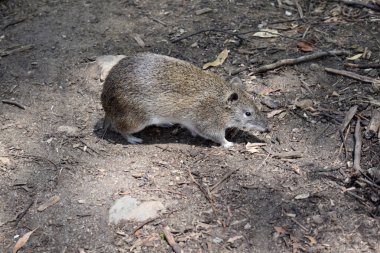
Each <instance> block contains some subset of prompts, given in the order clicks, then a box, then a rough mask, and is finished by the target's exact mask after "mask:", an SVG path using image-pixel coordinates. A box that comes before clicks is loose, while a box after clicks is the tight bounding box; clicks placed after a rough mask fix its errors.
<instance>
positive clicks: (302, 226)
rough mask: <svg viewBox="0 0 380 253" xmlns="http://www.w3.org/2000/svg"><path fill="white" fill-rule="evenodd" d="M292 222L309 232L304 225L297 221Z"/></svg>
mask: <svg viewBox="0 0 380 253" xmlns="http://www.w3.org/2000/svg"><path fill="white" fill-rule="evenodd" d="M292 221H293V222H294V223H296V224H297V225H298V226H300V228H302V229H303V230H304V231H306V232H309V229H307V228H306V227H305V226H304V225H302V224H301V223H299V222H298V221H297V220H296V219H294V218H292Z"/></svg>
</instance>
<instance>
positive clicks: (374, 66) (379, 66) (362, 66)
mask: <svg viewBox="0 0 380 253" xmlns="http://www.w3.org/2000/svg"><path fill="white" fill-rule="evenodd" d="M344 66H346V67H350V68H358V69H380V64H379V63H370V64H354V63H345V64H344Z"/></svg>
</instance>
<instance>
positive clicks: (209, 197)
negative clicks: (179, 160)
mask: <svg viewBox="0 0 380 253" xmlns="http://www.w3.org/2000/svg"><path fill="white" fill-rule="evenodd" d="M189 175H190V177H191V179H192V180H193V182H194V183H195V184H196V185H197V186H198V188H199V190H200V191H201V192H202V193H203V195H204V196H205V197H206V199H207V200H208V201H209V202H210V205H211V208H212V211H213V212H214V215H215V217H216V218H217V219H218V220H219V217H218V212H217V211H216V208H215V206H214V201H213V200H212V198H211V196H210V192H209V191H206V190H205V189H204V188H203V187H202V185H200V184H199V183H198V182H197V180H195V178H194V176H193V174H192V173H191V171H190V168H189Z"/></svg>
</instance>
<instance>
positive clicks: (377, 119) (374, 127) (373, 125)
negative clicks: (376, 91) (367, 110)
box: [364, 109, 380, 139]
mask: <svg viewBox="0 0 380 253" xmlns="http://www.w3.org/2000/svg"><path fill="white" fill-rule="evenodd" d="M379 129H380V109H377V110H376V109H374V110H373V111H372V117H371V121H370V122H369V125H368V127H367V130H366V131H365V134H364V136H365V138H367V139H371V138H372V137H373V136H375V134H377V133H378V131H379Z"/></svg>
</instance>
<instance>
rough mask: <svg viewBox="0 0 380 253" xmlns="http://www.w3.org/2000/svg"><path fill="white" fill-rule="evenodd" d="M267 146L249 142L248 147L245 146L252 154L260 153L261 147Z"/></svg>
mask: <svg viewBox="0 0 380 253" xmlns="http://www.w3.org/2000/svg"><path fill="white" fill-rule="evenodd" d="M265 145H267V144H266V143H250V142H248V143H247V145H245V148H246V149H247V151H248V152H251V153H259V152H260V150H259V148H260V147H261V146H265Z"/></svg>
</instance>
